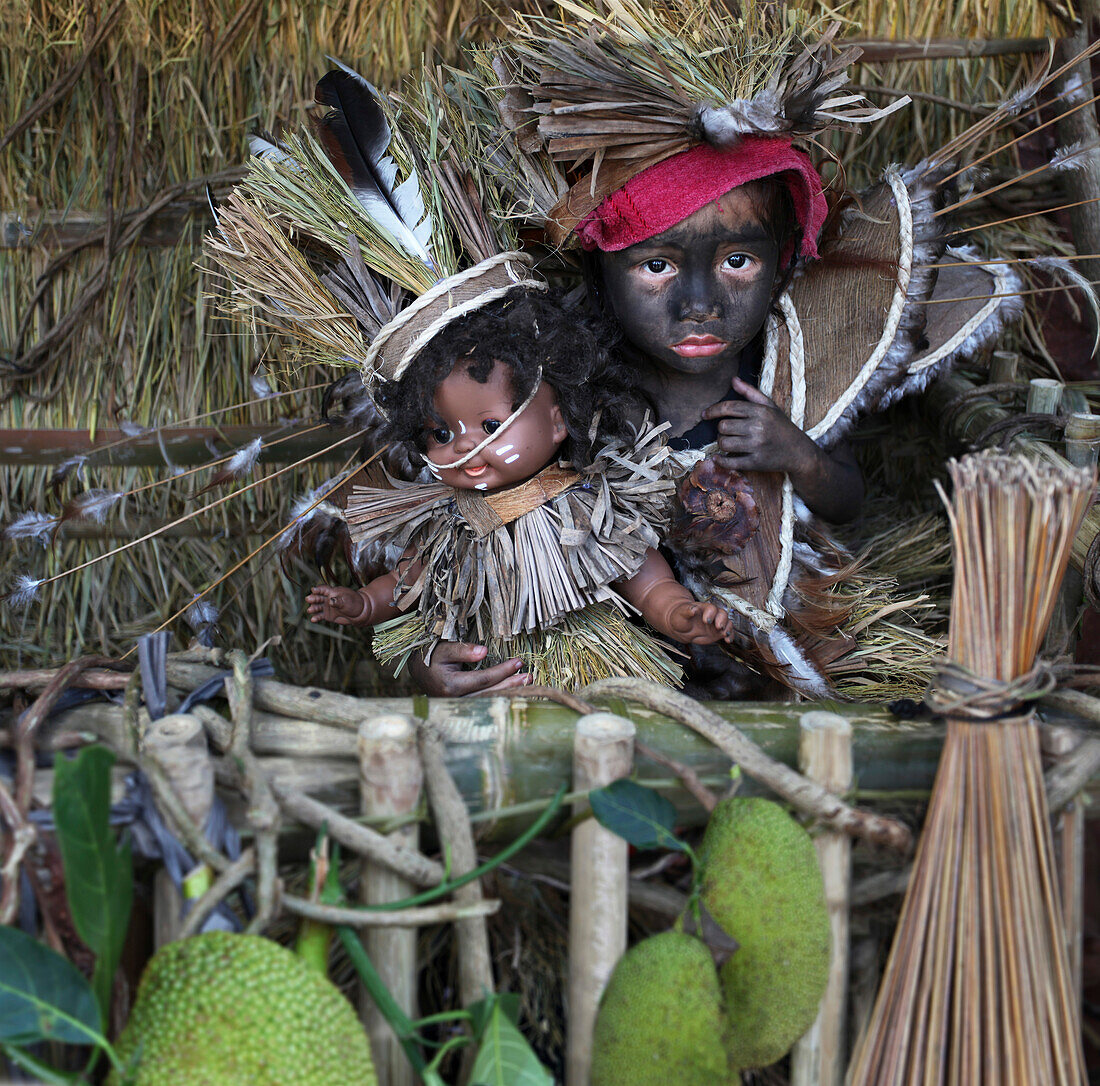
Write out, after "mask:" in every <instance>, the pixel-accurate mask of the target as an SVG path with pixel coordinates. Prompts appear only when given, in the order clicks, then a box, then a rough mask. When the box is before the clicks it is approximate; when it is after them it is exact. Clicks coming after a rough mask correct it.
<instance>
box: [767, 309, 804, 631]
mask: <svg viewBox="0 0 1100 1086" xmlns="http://www.w3.org/2000/svg"><path fill="white" fill-rule="evenodd" d="M779 305H780V308H781V309H782V310H783V320H784V322H785V323H786V325H787V333H788V335H789V336H790V341H791V345H790V350H789V352H788V354H789V356H790V366H791V421H792V422H793V423H794V424H795V426H797V427H798V428H799V429H800V430H801V429H802V426H803V423H804V422H805V421H806V343H805V340H804V339H803V336H802V325H801V323H800V322H799V320H798V313H797V312H795V308H794V302H792V301H791V299H790V296H789V295H788V294H784V295H783V296H782V297H781V298H780V299H779ZM776 338H777V339H778V336H777V337H776ZM772 369H773V372H772V376H771V381H772V384H773V385H774V382H775V374H774V363H773V365H772ZM793 564H794V484H793V483H792V482H791V477H790V476H789V475H784V476H783V506H782V515H781V517H780V522H779V562H778V563H777V564H776V567H775V576H774V577H773V578H772V586H771V590H770V591H769V592H768V599H767V602H766V603H765V607H766V608H767V610H768V614H770V615H773V616H775V618H782V617H783V615H784V614H786V611H785V609H784V607H783V595H784V593H785V592H786V591H787V584H788V582H789V581H790V579H791V566H792V565H793Z"/></svg>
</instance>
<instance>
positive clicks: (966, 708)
mask: <svg viewBox="0 0 1100 1086" xmlns="http://www.w3.org/2000/svg"><path fill="white" fill-rule="evenodd" d="M1057 685H1058V678H1057V675H1056V672H1055V668H1054V667H1053V666H1052V665H1051V664H1049V663H1048V662H1047V661H1046V660H1037V661H1036V662H1035V666H1034V667H1032V668H1031V670H1030V671H1025V672H1024V673H1023V675H1019V676H1017V677H1016V678H1015V679H1010V680H1008V681H1007V682H1006V681H1004V680H1003V679H987V678H984V677H982V676H981V675H975V674H974V672H972V671H970V670H968V669H967V668H965V667H963V666H962V665H961V664H957V663H955V662H954V661H953V660H944V661H942V662H941V663H940V664H939V665H938V666H937V668H936V672H935V674H934V675H933V676H932V680H931V682H929V684H928V689H927V690H926V691H925V694H924V704H925V705H927V706H928V708H929V709H930V710H931V711H932V712H933V713H935V714H936V715H937V716H945V717H949V718H950V719H951V720H961V721H965V722H966V723H968V724H990V723H995V722H996V721H998V720H1001V719H1003V718H1005V717H1011V716H1017V715H1019V713H1020V711H1021V709H1022V708H1023V706H1024V703H1025V702H1028V701H1034V700H1035V699H1036V698H1041V697H1042V696H1043V695H1044V694H1049V693H1050V692H1051V691H1052V690H1053V689H1054V688H1055V687H1056V686H1057Z"/></svg>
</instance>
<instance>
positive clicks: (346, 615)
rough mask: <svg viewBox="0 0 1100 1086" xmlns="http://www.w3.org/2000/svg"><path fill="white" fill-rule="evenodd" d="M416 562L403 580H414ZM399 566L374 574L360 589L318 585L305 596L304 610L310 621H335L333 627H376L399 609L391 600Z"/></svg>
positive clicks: (418, 567)
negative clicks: (376, 575) (371, 579)
mask: <svg viewBox="0 0 1100 1086" xmlns="http://www.w3.org/2000/svg"><path fill="white" fill-rule="evenodd" d="M403 561H404V559H403ZM419 573H420V566H419V563H417V562H413V563H412V565H411V566H410V567H409V569H408V571H407V572H406V573H405V582H406V583H409V582H411V581H415V580H416V578H417V576H418V575H419ZM400 574H401V569H400V567H399V568H398V569H395V570H391V571H390V572H389V573H384V574H382V576H381V577H375V579H374V580H373V581H371V582H370V583H369V584H365V585H363V587H362V588H358V589H356V588H341V587H339V586H335V585H327V584H319V585H316V586H315V587H314V589H313V591H312V592H310V594H309V595H308V596H306V612H307V613H308V614H309V620H310V622H322V621H324V622H335V623H336V625H337V626H377V625H378V624H379V623H380V622H385V621H386V620H387V619H391V618H396V617H397V616H398V615H399V614H401V611H400V610H399V608H398V607H397V605H396V604H395V603H394V602H393V594H394V591H395V590H396V588H397V580H398V577H399V576H400Z"/></svg>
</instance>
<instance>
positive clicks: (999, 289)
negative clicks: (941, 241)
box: [909, 249, 1012, 374]
mask: <svg viewBox="0 0 1100 1086" xmlns="http://www.w3.org/2000/svg"><path fill="white" fill-rule="evenodd" d="M948 252H951V253H952V255H954V256H955V257H957V258H958V259H960V260H967V259H969V258H968V257H967V256H965V254H962V253H959V252H956V251H953V250H950V249H949V250H948ZM971 263H972V264H976V265H979V266H981V267H984V268H985V269H986V270H987V271H988V272H989V273H990V274H991V275H992V276H993V279H994V284H993V290H992V292H991V296H990V300H989V301H988V302H986V303H985V305H983V306H982V308H981V309H979V310H978V312H977V313H975V314H974V316H973V317H971V318H970V320H968V321H967V322H966V323H965V324H964V325H963V326H962V327H961V328H960V329H959V330H958V331H957V332H956V333H955V334H954V335H953V336H952V337H951V338H950V339H949V340H948V341H947V342H946V343H944V344H943V345H942V346H940V347H937V348H936V350H935V351H933V352H932V353H931V354H930V355H928V356H927V357H925V358H922V359H920V361H918V362H914V363H913V364H912V365H911V366H910V367H909V373H910V374H914V373H920V372H921V371H922V370H926V369H928V367H929V366H934V365H935V364H936V363H937V362H939V361H941V360H942V359H944V358H950V357H951V355H953V354H954V353H955V351H957V350H958V349H959V348H960V347H961V346H962V345H963V344H964V343H965V342H966V341H967V340H968V339H969V338H970V336H971V335H973V334H974V332H976V331H977V330H978V329H979V328H980V327H981V326H982V325H983V324H984V323H985V322H986V321H987V320H988V319H989V318H990V317H991V316H993V314H994V313H996V312H997V310H998V309H1000V308H1001V305H1002V304H1003V303H1004V299H1005V293H1006V291H1005V288H1006V287H1007V285H1008V283H1009V282H1010V281H1011V279H1012V276H1011V275H1010V274H1009V271H1008V268H1007V267H1006V266H1004V265H997V264H986V263H984V262H983V261H981V260H973V261H971Z"/></svg>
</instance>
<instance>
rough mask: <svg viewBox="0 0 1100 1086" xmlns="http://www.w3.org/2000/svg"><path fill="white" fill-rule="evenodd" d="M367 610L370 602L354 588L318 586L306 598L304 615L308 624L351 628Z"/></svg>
mask: <svg viewBox="0 0 1100 1086" xmlns="http://www.w3.org/2000/svg"><path fill="white" fill-rule="evenodd" d="M369 610H370V600H369V599H367V597H366V596H364V595H363V594H362V593H361V592H357V591H356V590H355V589H354V588H340V587H337V586H334V585H329V584H319V585H316V586H315V587H314V589H313V591H312V592H310V594H309V595H308V596H306V613H307V614H308V615H309V621H310V622H322V621H323V622H335V623H336V625H337V626H352V625H355V624H356V623H358V622H360V621H361V620H362V619H363V618H364V616H365V615H366V614H367V612H368V611H369Z"/></svg>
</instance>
